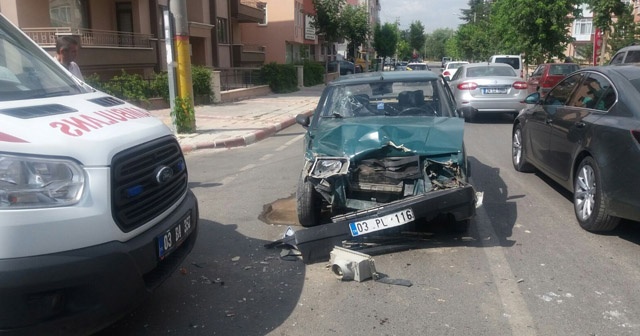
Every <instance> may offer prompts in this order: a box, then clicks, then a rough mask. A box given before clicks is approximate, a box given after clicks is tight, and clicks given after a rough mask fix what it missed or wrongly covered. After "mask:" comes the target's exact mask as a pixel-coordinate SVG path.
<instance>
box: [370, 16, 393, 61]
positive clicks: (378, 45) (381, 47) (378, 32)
mask: <svg viewBox="0 0 640 336" xmlns="http://www.w3.org/2000/svg"><path fill="white" fill-rule="evenodd" d="M398 34H399V33H398V27H397V26H396V25H395V24H392V23H388V22H387V23H385V24H384V25H382V26H380V25H377V26H376V28H375V29H374V32H373V46H374V48H375V49H376V51H377V52H378V56H380V57H382V58H383V59H384V58H386V57H391V56H393V55H394V54H395V52H396V46H397V45H398Z"/></svg>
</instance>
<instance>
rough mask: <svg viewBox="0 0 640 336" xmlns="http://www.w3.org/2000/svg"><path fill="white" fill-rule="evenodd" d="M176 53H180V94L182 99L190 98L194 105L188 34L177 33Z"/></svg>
mask: <svg viewBox="0 0 640 336" xmlns="http://www.w3.org/2000/svg"><path fill="white" fill-rule="evenodd" d="M176 53H177V54H178V91H179V92H178V95H179V96H180V98H182V99H186V98H189V99H190V100H191V105H193V85H192V79H191V55H190V52H189V36H188V35H187V36H185V35H176Z"/></svg>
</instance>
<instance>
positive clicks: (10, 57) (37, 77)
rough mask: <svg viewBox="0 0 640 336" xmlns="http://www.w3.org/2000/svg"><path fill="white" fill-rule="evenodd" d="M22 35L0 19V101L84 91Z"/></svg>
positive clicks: (53, 61)
mask: <svg viewBox="0 0 640 336" xmlns="http://www.w3.org/2000/svg"><path fill="white" fill-rule="evenodd" d="M80 85H81V84H79V83H76V82H75V81H74V80H73V79H72V78H71V77H70V76H69V75H67V74H65V73H64V70H63V69H62V68H61V67H59V66H57V64H55V60H54V59H53V58H52V57H47V56H46V55H44V54H43V53H42V50H40V49H39V48H38V47H37V46H36V45H35V44H34V43H32V42H31V41H29V40H28V39H27V38H26V37H24V35H21V34H18V33H16V32H15V31H14V29H13V28H12V27H11V26H10V23H8V22H7V21H5V20H0V101H11V100H22V99H32V98H45V97H52V96H66V95H72V94H78V93H81V92H86V91H87V90H88V87H87V88H83V87H81V86H80Z"/></svg>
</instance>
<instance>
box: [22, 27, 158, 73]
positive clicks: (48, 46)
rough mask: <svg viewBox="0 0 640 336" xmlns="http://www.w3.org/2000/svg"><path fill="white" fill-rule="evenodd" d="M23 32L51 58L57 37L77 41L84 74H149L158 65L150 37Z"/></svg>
mask: <svg viewBox="0 0 640 336" xmlns="http://www.w3.org/2000/svg"><path fill="white" fill-rule="evenodd" d="M22 30H23V31H24V33H25V34H27V35H28V36H29V37H30V38H31V39H32V40H33V41H35V42H36V43H37V44H38V45H40V46H41V47H42V48H43V49H45V50H47V51H48V52H49V53H51V54H54V53H55V46H56V38H57V37H58V36H60V35H71V36H74V37H75V38H76V39H77V40H78V41H80V55H79V56H78V63H79V64H80V65H81V69H82V72H83V73H92V72H103V73H107V74H119V73H120V72H121V71H122V69H131V70H132V71H141V69H147V70H149V71H150V69H153V68H154V67H156V66H157V65H158V59H159V55H158V51H157V40H156V39H155V38H153V36H152V35H148V34H136V33H129V32H119V31H106V30H96V29H71V28H69V27H44V28H22Z"/></svg>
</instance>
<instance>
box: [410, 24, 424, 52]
mask: <svg viewBox="0 0 640 336" xmlns="http://www.w3.org/2000/svg"><path fill="white" fill-rule="evenodd" d="M425 41H426V37H425V35H424V26H423V25H422V22H420V21H413V22H411V25H410V26H409V46H410V47H411V48H413V50H416V51H417V52H418V53H420V52H421V51H422V47H424V43H425Z"/></svg>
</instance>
